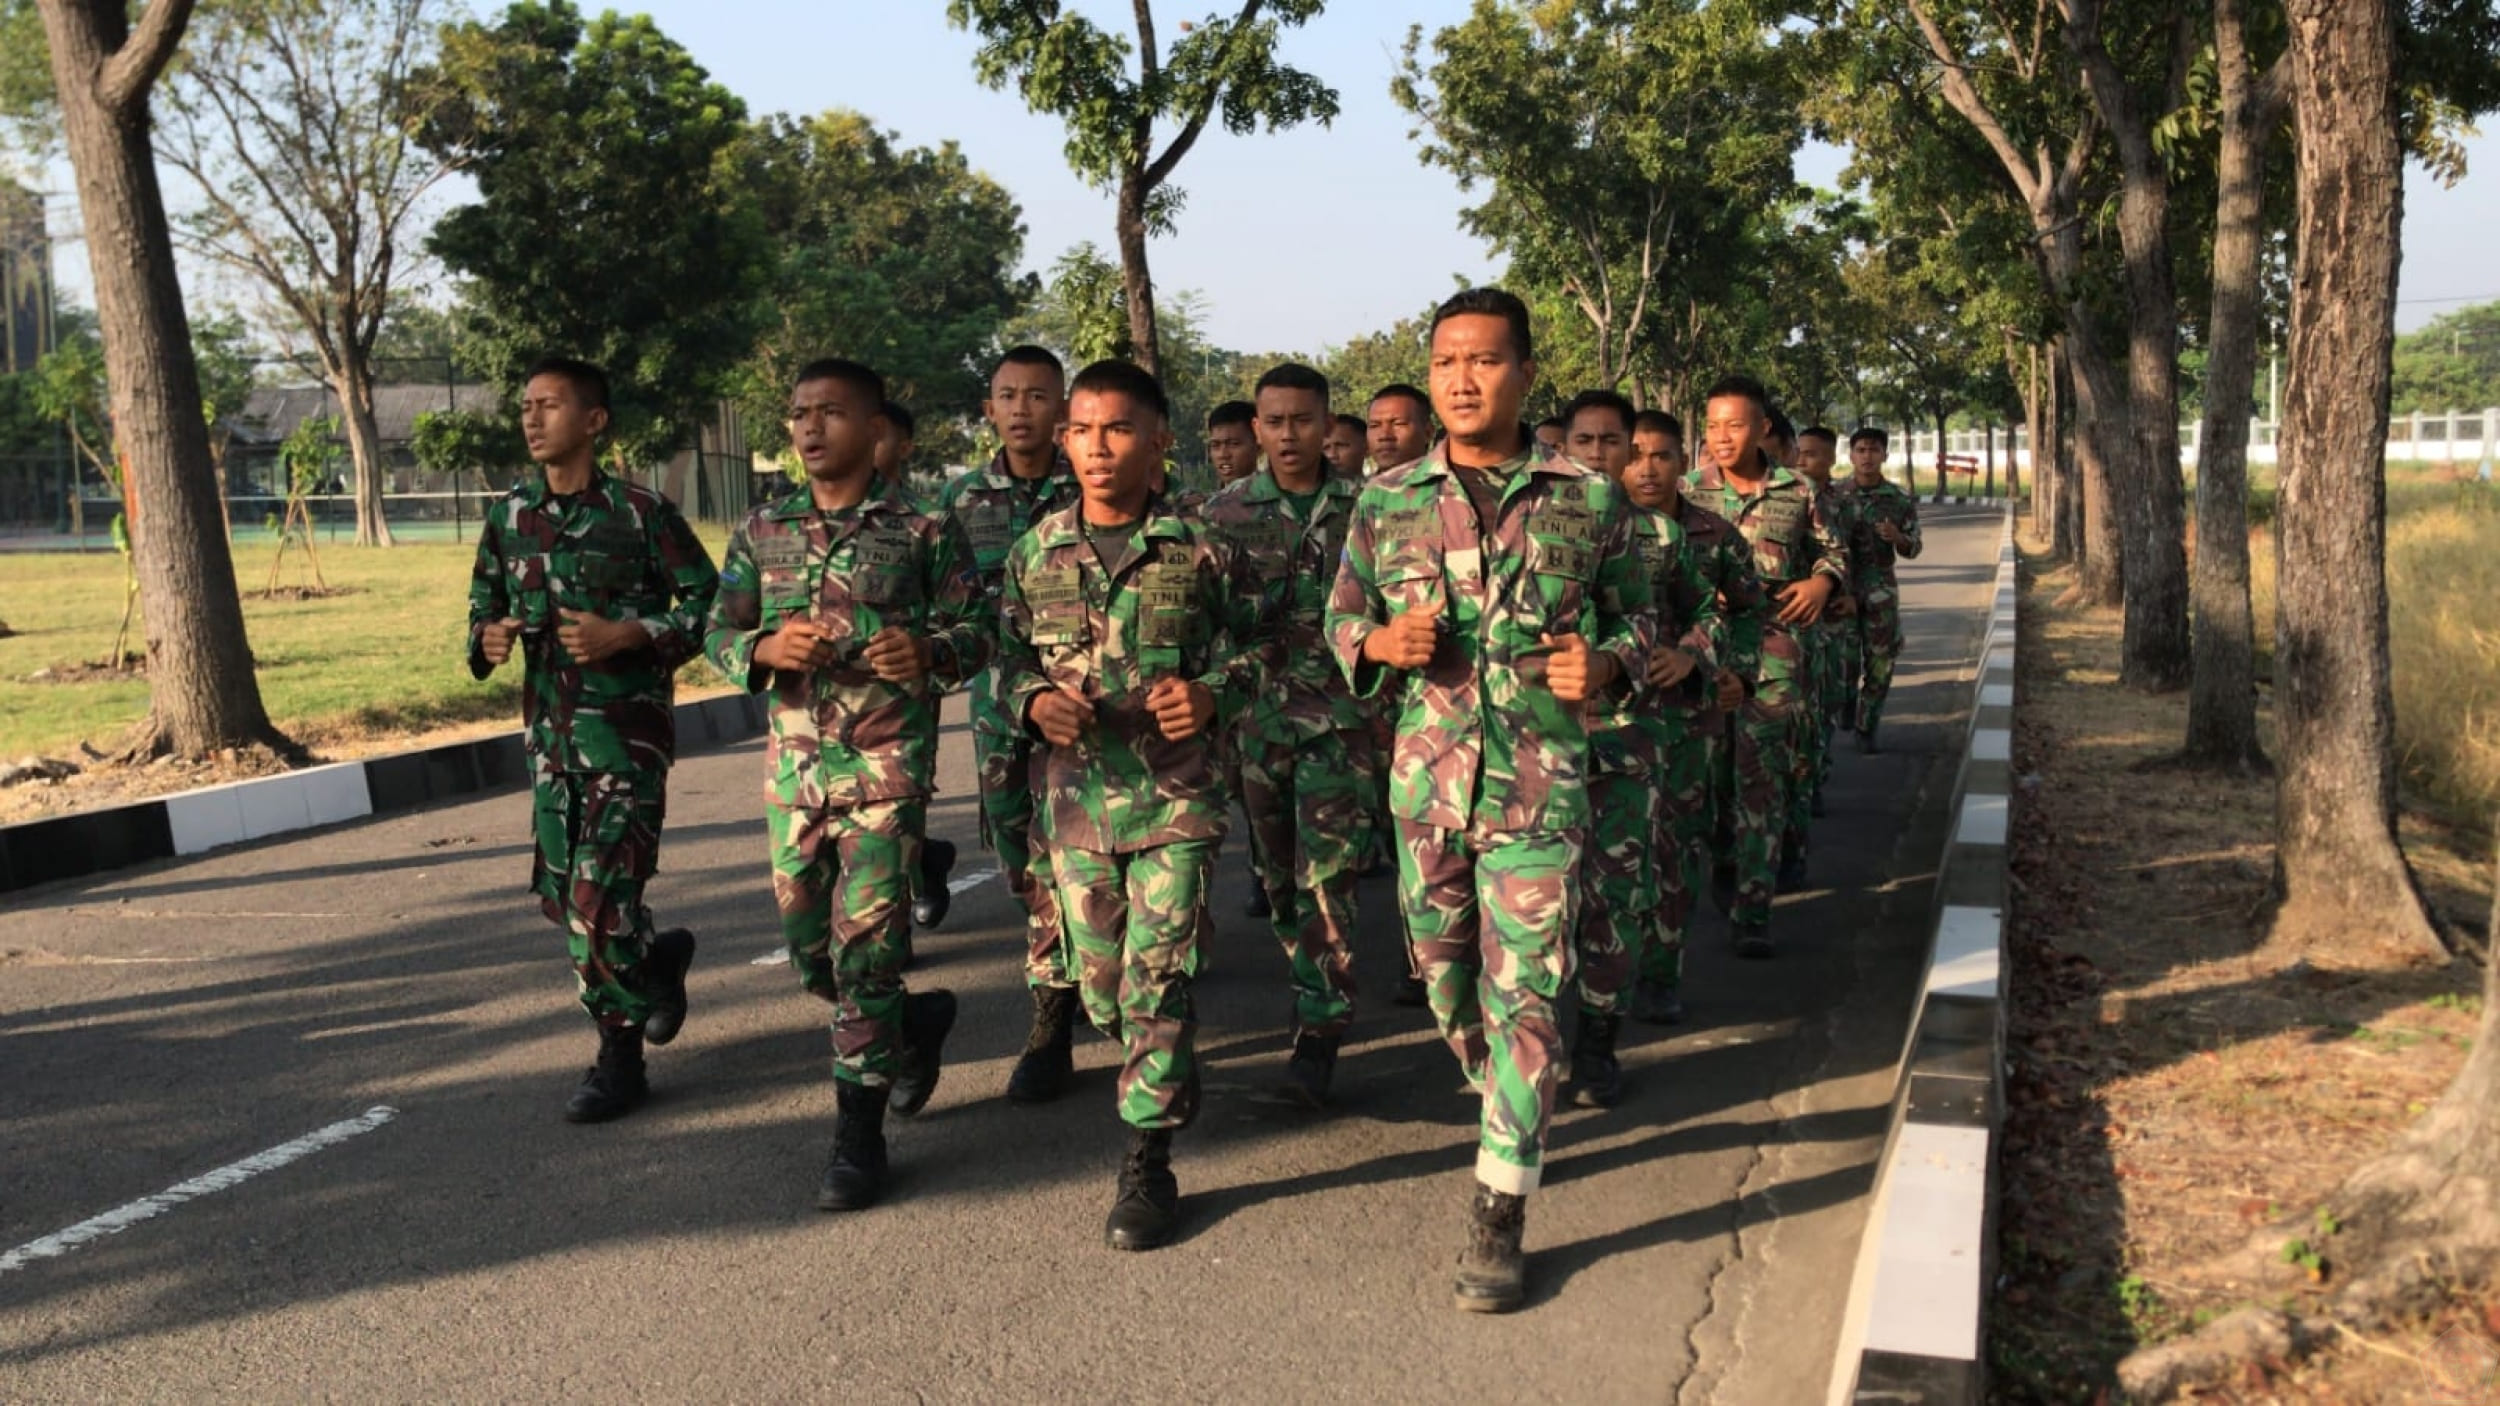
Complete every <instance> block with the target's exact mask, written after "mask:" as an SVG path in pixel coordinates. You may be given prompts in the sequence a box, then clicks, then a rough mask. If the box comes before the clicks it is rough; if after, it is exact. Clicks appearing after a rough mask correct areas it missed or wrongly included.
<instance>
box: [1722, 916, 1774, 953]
mask: <svg viewBox="0 0 2500 1406" xmlns="http://www.w3.org/2000/svg"><path fill="white" fill-rule="evenodd" d="M1730 932H1731V934H1732V935H1733V936H1734V937H1735V939H1736V955H1737V956H1739V957H1744V958H1748V959H1750V960H1753V961H1762V960H1765V959H1767V958H1770V957H1774V956H1777V955H1778V949H1777V948H1775V947H1773V946H1772V945H1771V925H1770V924H1769V923H1738V924H1736V925H1735V926H1734V927H1733V928H1732V929H1730Z"/></svg>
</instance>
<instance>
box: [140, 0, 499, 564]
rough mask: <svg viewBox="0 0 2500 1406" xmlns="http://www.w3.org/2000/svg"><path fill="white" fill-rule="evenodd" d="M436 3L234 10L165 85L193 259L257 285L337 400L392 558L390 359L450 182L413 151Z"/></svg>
mask: <svg viewBox="0 0 2500 1406" xmlns="http://www.w3.org/2000/svg"><path fill="white" fill-rule="evenodd" d="M437 11H438V4H437V0H227V3H223V4H220V5H217V6H215V7H213V8H211V9H209V10H208V11H206V12H205V13H204V14H203V15H202V16H201V19H200V22H199V23H198V24H197V25H195V26H193V33H192V36H191V41H190V44H189V46H188V53H187V55H186V57H185V60H184V62H183V63H182V64H180V65H179V66H177V67H176V68H175V70H174V73H173V77H172V79H171V81H169V82H168V84H167V85H166V95H165V98H166V100H165V104H164V106H165V111H166V116H165V120H164V122H163V123H162V124H161V125H160V129H159V131H158V134H157V143H156V148H157V153H158V155H159V156H160V157H161V158H162V159H163V160H164V161H165V163H166V164H167V165H168V166H171V167H172V168H173V169H174V170H176V171H179V172H181V173H182V174H183V175H184V176H186V177H188V178H189V184H190V186H191V197H192V200H193V202H194V208H193V209H192V211H191V213H189V214H188V215H186V216H185V217H184V218H183V220H182V222H181V223H182V228H183V230H184V232H185V234H186V236H187V238H186V239H185V241H184V242H185V244H186V245H187V246H188V247H189V248H190V249H191V250H192V252H194V253H196V254H198V255H200V256H202V257H203V258H205V259H207V260H208V261H209V262H210V263H212V264H214V265H217V266H219V267H222V268H226V269H229V270H232V271H234V272H237V273H239V274H241V275H243V276H244V277H245V278H248V279H250V280H253V281H254V282H256V283H258V284H259V285H260V288H261V290H262V292H263V293H264V294H265V295H266V297H267V298H268V300H269V302H270V303H271V304H272V305H273V311H274V312H275V313H276V314H277V315H276V316H273V317H271V318H270V319H269V321H270V322H271V323H272V325H273V326H280V327H283V328H285V329H286V330H287V331H288V332H289V333H291V334H292V335H291V336H290V337H289V340H292V339H293V337H294V336H300V337H301V338H302V339H303V341H304V342H305V343H306V344H308V345H309V346H310V348H311V351H312V355H313V359H314V360H315V361H316V362H317V363H318V364H319V366H320V368H321V375H322V379H323V380H325V381H327V382H328V383H329V386H330V390H331V393H332V394H334V395H336V396H337V397H338V402H339V409H340V416H339V419H340V422H341V424H342V425H343V426H344V427H345V429H346V433H347V449H348V457H349V460H350V462H351V463H352V465H353V466H354V469H353V474H352V476H351V481H352V483H353V488H354V498H355V503H356V542H357V544H358V545H360V546H384V547H387V546H389V545H390V544H391V526H390V521H389V519H387V518H386V517H385V516H384V515H383V511H382V489H383V483H384V473H383V464H382V436H381V431H380V429H379V428H378V427H377V425H376V423H375V421H374V414H373V386H374V381H375V379H376V378H375V374H374V362H373V354H374V342H375V340H376V338H377V337H378V336H379V335H380V333H381V330H382V322H383V317H384V315H385V313H387V312H388V310H389V307H390V300H391V295H392V291H393V284H394V280H395V279H397V278H398V277H400V276H401V275H402V274H403V273H404V272H405V269H406V259H405V255H406V253H407V252H408V248H409V242H410V239H411V238H412V236H413V235H414V233H415V230H414V225H415V223H416V221H417V218H418V215H419V213H420V210H421V208H422V205H423V202H424V200H425V198H426V195H427V193H428V192H429V191H431V190H432V189H433V188H434V186H435V185H436V183H438V182H439V181H441V180H442V178H443V177H444V176H445V175H446V174H448V172H449V170H450V165H449V163H448V162H445V161H443V160H440V159H437V158H433V157H430V156H429V155H428V154H427V153H426V152H424V151H421V150H419V149H418V147H417V146H416V143H415V141H414V140H413V138H412V137H411V135H410V134H411V132H412V131H413V130H414V127H415V124H416V121H417V120H418V116H419V114H418V113H416V112H415V111H413V110H412V108H411V105H410V104H411V101H412V96H413V94H412V90H411V88H410V87H409V83H408V79H409V76H410V74H411V73H412V72H414V71H415V70H416V69H417V68H418V67H419V66H420V65H422V64H423V63H425V62H426V61H427V60H428V59H429V58H430V56H431V50H432V46H433V41H434V35H435V29H436V25H437V20H436V15H437Z"/></svg>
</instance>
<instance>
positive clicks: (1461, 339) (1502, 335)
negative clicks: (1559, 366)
mask: <svg viewBox="0 0 2500 1406" xmlns="http://www.w3.org/2000/svg"><path fill="white" fill-rule="evenodd" d="M1431 379H1432V385H1431V390H1432V413H1433V414H1435V415H1438V416H1440V417H1441V428H1442V429H1444V430H1446V431H1447V432H1448V433H1449V435H1450V437H1451V438H1453V439H1460V440H1466V441H1470V442H1475V441H1483V440H1497V441H1498V440H1499V439H1501V438H1502V436H1503V435H1504V434H1505V433H1507V431H1508V427H1509V426H1512V425H1515V424H1517V423H1519V406H1520V403H1521V402H1522V401H1525V400H1526V399H1527V398H1528V387H1529V385H1530V384H1531V383H1532V382H1534V381H1535V379H1536V363H1535V362H1533V361H1529V360H1526V359H1525V358H1523V357H1521V356H1520V355H1519V348H1518V347H1517V346H1515V345H1513V344H1512V342H1511V339H1510V323H1509V321H1508V320H1507V319H1504V318H1501V317H1496V316H1495V315H1493V314H1492V313H1489V312H1465V313H1460V314H1459V315H1458V316H1456V317H1450V318H1444V319H1442V322H1441V325H1440V326H1438V327H1436V328H1434V329H1432V378H1431Z"/></svg>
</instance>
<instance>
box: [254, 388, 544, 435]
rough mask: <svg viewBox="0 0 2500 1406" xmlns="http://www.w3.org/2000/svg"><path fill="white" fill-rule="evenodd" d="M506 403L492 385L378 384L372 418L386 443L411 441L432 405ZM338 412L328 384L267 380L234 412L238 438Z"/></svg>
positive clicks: (484, 410) (473, 407) (291, 428)
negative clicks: (268, 382) (285, 383)
mask: <svg viewBox="0 0 2500 1406" xmlns="http://www.w3.org/2000/svg"><path fill="white" fill-rule="evenodd" d="M505 408H506V407H505V405H504V401H503V396H502V394H501V393H500V392H498V391H496V390H495V388H494V387H492V386H475V385H470V386H442V385H423V384H419V385H403V386H375V387H374V388H373V419H374V424H375V427H376V429H377V430H378V432H379V433H380V434H381V436H382V442H383V443H384V444H405V443H407V442H408V441H409V440H410V439H411V438H413V437H414V436H415V434H416V423H417V417H418V416H419V415H422V414H424V413H425V412H427V411H429V410H466V411H470V412H472V413H475V414H480V415H499V414H501V413H503V411H504V410H505ZM338 413H339V400H338V397H337V396H336V395H335V394H333V393H332V392H331V390H330V388H329V387H327V386H263V387H260V388H259V389H257V390H254V391H253V392H252V393H251V395H250V396H249V397H247V398H246V399H245V400H244V402H243V410H242V413H241V414H238V415H236V416H235V417H234V423H233V427H232V428H233V431H234V442H235V443H237V444H277V443H281V442H283V441H284V440H285V439H286V437H287V436H288V435H290V434H293V433H294V432H295V427H296V426H298V425H300V424H302V423H304V422H305V421H306V420H309V419H312V418H313V417H315V416H318V415H336V414H338Z"/></svg>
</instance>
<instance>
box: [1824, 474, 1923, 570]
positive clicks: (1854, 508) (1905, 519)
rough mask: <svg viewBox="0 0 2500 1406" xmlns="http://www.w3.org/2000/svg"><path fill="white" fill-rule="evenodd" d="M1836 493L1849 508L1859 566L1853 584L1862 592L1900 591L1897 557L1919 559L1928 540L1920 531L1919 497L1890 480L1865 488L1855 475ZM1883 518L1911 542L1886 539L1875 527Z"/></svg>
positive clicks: (1852, 546)
mask: <svg viewBox="0 0 2500 1406" xmlns="http://www.w3.org/2000/svg"><path fill="white" fill-rule="evenodd" d="M1833 496H1834V497H1836V498H1838V499H1839V500H1840V501H1841V502H1842V503H1844V504H1846V505H1847V508H1848V513H1849V535H1850V541H1849V555H1850V557H1851V560H1852V563H1853V566H1854V568H1855V570H1854V575H1855V580H1854V581H1853V583H1852V584H1853V586H1854V587H1855V589H1856V590H1857V591H1858V593H1859V594H1861V595H1863V594H1866V593H1867V592H1869V591H1873V590H1884V591H1892V592H1896V593H1897V592H1898V591H1899V589H1900V583H1899V580H1898V579H1897V578H1896V577H1895V576H1894V575H1893V562H1894V560H1895V558H1898V557H1909V558H1913V559H1915V558H1916V557H1917V556H1918V554H1919V553H1920V552H1922V551H1924V550H1926V545H1927V544H1926V543H1925V542H1924V541H1922V540H1920V538H1919V535H1918V500H1917V499H1915V498H1912V497H1911V496H1910V495H1909V494H1908V493H1907V492H1906V491H1904V490H1903V489H1902V487H1901V485H1899V484H1897V483H1893V482H1891V481H1889V480H1887V481H1885V482H1882V483H1878V484H1876V485H1875V486H1874V487H1873V488H1862V487H1860V486H1859V485H1858V483H1857V481H1856V480H1855V479H1851V480H1850V481H1849V482H1847V483H1844V484H1842V485H1841V486H1840V488H1839V489H1838V490H1837V491H1836V492H1835V493H1834V495H1833ZM1879 522H1889V523H1891V524H1892V525H1893V526H1894V527H1897V528H1899V529H1900V530H1901V535H1902V537H1904V538H1905V539H1907V542H1908V545H1906V546H1903V547H1900V548H1897V549H1896V548H1895V547H1894V546H1893V545H1892V544H1891V543H1890V542H1887V541H1885V540H1884V537H1883V534H1882V533H1880V532H1878V531H1876V530H1875V525H1876V524H1877V523H1879Z"/></svg>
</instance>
